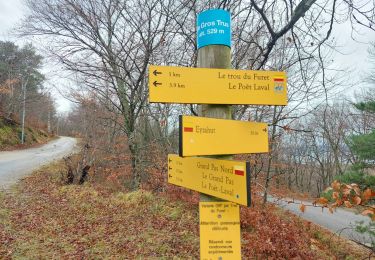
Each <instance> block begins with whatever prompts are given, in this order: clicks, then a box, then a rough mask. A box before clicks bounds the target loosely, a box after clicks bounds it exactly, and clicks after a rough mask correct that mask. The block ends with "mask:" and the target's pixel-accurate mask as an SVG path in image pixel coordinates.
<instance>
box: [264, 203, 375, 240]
mask: <svg viewBox="0 0 375 260" xmlns="http://www.w3.org/2000/svg"><path fill="white" fill-rule="evenodd" d="M269 201H270V202H273V203H275V204H277V205H279V206H280V207H282V208H284V209H287V210H289V211H291V212H293V213H294V214H296V215H298V216H300V217H302V218H304V219H306V220H308V221H311V222H313V223H315V224H318V225H320V226H322V227H325V228H327V229H329V230H331V231H332V232H334V233H336V234H339V235H341V236H344V237H347V238H349V239H351V240H354V241H359V242H361V243H364V244H367V245H370V244H371V240H372V241H375V237H370V236H369V235H363V234H360V233H358V232H356V231H355V229H354V227H355V226H356V222H359V221H364V223H370V221H371V220H370V218H369V217H366V216H362V215H358V214H355V213H352V212H350V211H347V210H343V209H340V208H338V209H336V211H335V212H334V213H333V214H331V213H330V212H329V211H328V209H324V210H323V212H322V208H321V207H306V209H305V212H304V213H302V212H301V210H300V206H301V203H304V204H305V205H311V202H301V201H299V200H294V202H295V203H290V204H288V203H287V202H286V201H281V200H277V199H275V198H273V197H271V196H269Z"/></svg>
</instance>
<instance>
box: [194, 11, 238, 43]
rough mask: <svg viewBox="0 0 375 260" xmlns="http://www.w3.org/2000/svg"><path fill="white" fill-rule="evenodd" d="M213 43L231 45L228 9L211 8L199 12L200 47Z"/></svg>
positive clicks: (198, 38) (198, 35)
mask: <svg viewBox="0 0 375 260" xmlns="http://www.w3.org/2000/svg"><path fill="white" fill-rule="evenodd" d="M212 44H218V45H226V46H228V47H230V46H231V30H230V13H229V12H228V11H225V10H222V9H211V10H207V11H204V12H201V13H200V14H198V18H197V46H198V49H199V48H202V47H204V46H207V45H212Z"/></svg>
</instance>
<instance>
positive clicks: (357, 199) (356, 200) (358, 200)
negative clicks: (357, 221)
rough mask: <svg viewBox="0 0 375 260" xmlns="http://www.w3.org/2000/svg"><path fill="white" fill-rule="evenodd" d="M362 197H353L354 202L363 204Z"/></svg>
mask: <svg viewBox="0 0 375 260" xmlns="http://www.w3.org/2000/svg"><path fill="white" fill-rule="evenodd" d="M361 201H362V200H361V198H360V197H358V196H355V197H354V198H353V202H354V204H356V205H359V204H361Z"/></svg>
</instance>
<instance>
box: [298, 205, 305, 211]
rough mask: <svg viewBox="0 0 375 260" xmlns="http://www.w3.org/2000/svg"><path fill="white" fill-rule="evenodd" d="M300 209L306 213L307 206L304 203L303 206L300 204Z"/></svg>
mask: <svg viewBox="0 0 375 260" xmlns="http://www.w3.org/2000/svg"><path fill="white" fill-rule="evenodd" d="M299 209H300V210H301V211H302V212H303V213H304V212H305V209H306V206H305V205H304V204H301V206H299Z"/></svg>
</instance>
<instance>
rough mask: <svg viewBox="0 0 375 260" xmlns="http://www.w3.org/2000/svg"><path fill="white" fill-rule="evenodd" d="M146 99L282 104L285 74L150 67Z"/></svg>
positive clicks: (162, 101) (197, 102)
mask: <svg viewBox="0 0 375 260" xmlns="http://www.w3.org/2000/svg"><path fill="white" fill-rule="evenodd" d="M149 73H150V74H149V75H150V78H149V89H150V102H161V103H193V104H194V103H195V104H238V105H241V104H244V105H286V104H287V91H286V74H285V72H278V71H247V70H229V69H207V68H184V67H166V66H150V69H149Z"/></svg>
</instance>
